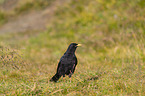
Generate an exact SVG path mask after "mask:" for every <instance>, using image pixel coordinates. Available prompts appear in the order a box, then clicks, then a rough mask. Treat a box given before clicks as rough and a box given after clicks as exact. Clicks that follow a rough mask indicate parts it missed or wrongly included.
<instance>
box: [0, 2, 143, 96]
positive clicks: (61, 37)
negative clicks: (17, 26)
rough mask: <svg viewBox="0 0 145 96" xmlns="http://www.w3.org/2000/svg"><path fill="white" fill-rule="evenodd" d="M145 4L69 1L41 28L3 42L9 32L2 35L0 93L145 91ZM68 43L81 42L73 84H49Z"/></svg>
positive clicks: (80, 95) (93, 94) (92, 95)
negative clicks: (23, 38) (16, 38)
mask: <svg viewBox="0 0 145 96" xmlns="http://www.w3.org/2000/svg"><path fill="white" fill-rule="evenodd" d="M144 3H145V2H144V1H143V0H136V1H135V0H132V1H115V0H109V1H107V0H105V1H101V0H94V1H92V0H85V1H84V0H79V1H78V0H72V1H70V2H69V3H68V4H66V5H63V6H62V7H60V8H58V10H57V11H56V13H55V14H56V16H55V17H54V20H53V23H52V24H49V26H48V29H47V30H46V31H45V32H43V33H40V34H39V35H36V36H30V38H27V39H25V41H19V42H18V41H17V40H15V42H13V43H14V44H10V42H9V43H8V42H7V45H6V43H5V41H7V39H6V38H12V36H13V35H10V36H9V37H4V38H2V39H1V40H3V42H1V44H0V52H1V53H0V54H1V62H0V63H1V67H0V68H1V70H0V82H1V83H0V95H60V96H61V95H68V96H75V95H76V96H84V95H86V96H88V95H90V96H96V95H116V96H118V95H134V96H136V95H139V96H143V95H145V63H144V62H145V44H144V42H145V27H144V24H145V22H144V20H145V8H144ZM27 33H29V32H26V34H27ZM17 35H18V36H22V35H23V34H17ZM14 36H16V35H14ZM10 40H11V39H10ZM71 42H77V43H82V44H83V46H82V47H79V48H78V49H77V52H76V55H77V57H78V61H79V62H78V66H77V68H76V71H75V74H73V76H72V80H71V82H70V80H69V78H67V77H66V80H65V81H63V80H62V78H61V79H60V80H59V82H57V83H51V82H49V81H48V80H49V79H50V78H51V77H52V76H53V75H54V74H55V71H56V67H57V63H58V61H59V59H60V57H61V56H62V55H63V53H64V52H65V50H66V48H67V46H68V45H69V44H70V43H71ZM15 43H18V44H15ZM11 45H13V46H11ZM17 46H18V48H17V49H15V48H16V47H17Z"/></svg>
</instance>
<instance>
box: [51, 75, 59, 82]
mask: <svg viewBox="0 0 145 96" xmlns="http://www.w3.org/2000/svg"><path fill="white" fill-rule="evenodd" d="M60 77H61V76H60V75H59V74H58V73H56V74H55V75H54V76H53V77H52V78H51V79H50V81H51V82H57V80H58V79H59V78H60Z"/></svg>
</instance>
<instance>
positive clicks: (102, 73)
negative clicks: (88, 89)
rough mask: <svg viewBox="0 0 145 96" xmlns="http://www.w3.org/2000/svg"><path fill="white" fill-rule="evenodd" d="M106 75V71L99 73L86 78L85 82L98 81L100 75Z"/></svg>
mask: <svg viewBox="0 0 145 96" xmlns="http://www.w3.org/2000/svg"><path fill="white" fill-rule="evenodd" d="M106 73H107V72H106V71H105V72H100V73H99V74H98V75H96V76H92V77H90V78H88V79H87V81H91V80H98V79H99V78H100V77H101V76H102V75H104V74H106Z"/></svg>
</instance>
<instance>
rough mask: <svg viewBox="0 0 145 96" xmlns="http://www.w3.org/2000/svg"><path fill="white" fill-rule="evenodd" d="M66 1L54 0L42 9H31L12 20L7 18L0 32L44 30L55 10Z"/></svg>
mask: <svg viewBox="0 0 145 96" xmlns="http://www.w3.org/2000/svg"><path fill="white" fill-rule="evenodd" d="M66 1H67V0H56V1H55V2H53V4H51V5H50V6H49V7H47V8H46V9H44V10H40V11H33V12H30V13H28V14H23V15H20V16H18V18H16V19H14V20H9V21H8V22H7V23H6V24H4V25H3V26H1V27H0V34H4V33H17V32H26V31H29V32H30V31H31V30H32V31H36V30H39V31H40V30H45V29H46V25H47V24H48V23H49V22H50V21H51V19H52V18H53V15H54V12H55V10H56V9H57V8H58V7H59V6H62V4H64V3H65V2H66Z"/></svg>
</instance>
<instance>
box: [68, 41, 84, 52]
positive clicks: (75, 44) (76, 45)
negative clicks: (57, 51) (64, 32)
mask: <svg viewBox="0 0 145 96" xmlns="http://www.w3.org/2000/svg"><path fill="white" fill-rule="evenodd" d="M79 46H81V44H77V43H71V44H70V45H69V47H68V49H67V51H66V53H74V52H75V50H76V48H77V47H79Z"/></svg>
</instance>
